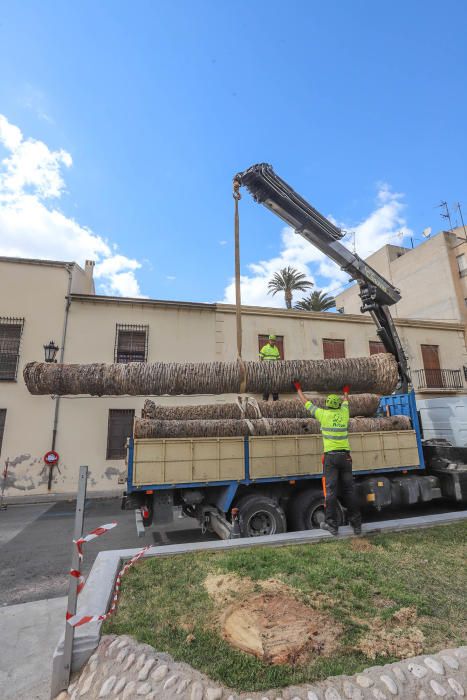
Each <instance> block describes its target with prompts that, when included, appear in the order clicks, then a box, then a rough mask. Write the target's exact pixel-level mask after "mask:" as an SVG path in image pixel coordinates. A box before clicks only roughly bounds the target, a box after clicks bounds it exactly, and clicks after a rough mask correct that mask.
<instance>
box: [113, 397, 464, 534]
mask: <svg viewBox="0 0 467 700" xmlns="http://www.w3.org/2000/svg"><path fill="white" fill-rule="evenodd" d="M378 413H379V414H380V415H405V416H408V417H409V418H410V422H411V427H412V429H411V430H401V431H391V432H377V433H351V434H350V441H351V448H352V456H353V468H354V474H355V481H356V486H357V492H358V494H359V498H360V503H361V506H362V507H363V508H376V509H377V510H381V509H382V508H386V507H389V506H411V505H414V504H417V503H427V502H429V501H433V500H435V499H441V498H447V499H450V500H453V501H457V502H465V501H466V500H467V466H466V465H465V464H464V463H463V462H464V461H465V458H466V457H467V449H466V448H463V449H461V448H451V447H449V446H448V445H446V444H445V443H443V442H442V441H441V442H440V444H432V445H429V444H428V445H427V444H423V440H422V437H423V436H422V431H421V427H420V423H419V418H418V413H417V406H416V402H415V395H414V393H413V391H411V392H408V393H407V394H394V395H392V396H383V397H382V398H381V401H380V406H379V409H378ZM434 442H435V443H436V442H437V441H434ZM321 449H322V448H321V437H320V436H319V435H297V436H278V435H275V436H267V437H251V436H250V437H235V438H134V437H131V438H130V439H129V441H128V450H127V455H128V457H127V464H128V476H127V490H126V495H125V497H124V501H125V507H126V508H136V509H138V510H139V512H140V513H141V520H142V524H143V526H145V527H148V526H150V525H151V524H152V523H154V524H164V523H169V522H171V521H172V519H173V514H174V512H175V510H176V509H177V508H179V509H180V508H181V510H182V512H183V513H184V515H186V516H189V517H192V518H195V519H196V520H197V521H198V522H199V524H200V527H201V528H202V529H206V530H212V531H214V532H216V533H217V534H218V535H219V537H221V538H224V539H226V538H230V537H232V533H233V531H234V521H235V519H236V517H238V531H239V534H240V535H242V536H245V537H254V536H258V535H268V534H275V533H281V532H286V531H287V530H307V529H311V528H314V527H319V526H320V523H321V521H322V520H323V519H324V494H323V488H322V482H321V478H322V466H321ZM450 450H451V451H454V452H455V457H456V459H457V462H454V461H453V455H454V452H452V453H451V454H450ZM459 459H460V460H461V461H460V462H459ZM340 518H341V522H342V523H344V522H345V520H346V514H345V510H344V508H340Z"/></svg>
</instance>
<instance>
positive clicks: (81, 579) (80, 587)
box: [66, 522, 117, 620]
mask: <svg viewBox="0 0 467 700" xmlns="http://www.w3.org/2000/svg"><path fill="white" fill-rule="evenodd" d="M116 526H117V523H115V522H113V523H107V524H106V525H101V526H100V527H96V529H95V530H92V531H91V532H90V533H89V535H86V536H85V537H80V538H79V539H78V540H73V543H74V544H75V545H76V547H77V549H78V557H79V560H80V561H82V560H83V545H84V544H85V543H86V542H91V540H94V539H96V537H100V535H105V533H106V532H108V531H109V530H112V529H113V528H114V527H116ZM70 576H72V577H73V578H76V579H78V586H77V589H76V593H77V594H78V595H79V594H80V593H81V591H82V590H83V588H84V584H85V583H86V581H85V578H84V576H82V574H81V571H79V570H78V569H70ZM72 617H73V615H72V614H71V613H70V612H68V611H67V613H66V619H67V620H70V619H71V618H72Z"/></svg>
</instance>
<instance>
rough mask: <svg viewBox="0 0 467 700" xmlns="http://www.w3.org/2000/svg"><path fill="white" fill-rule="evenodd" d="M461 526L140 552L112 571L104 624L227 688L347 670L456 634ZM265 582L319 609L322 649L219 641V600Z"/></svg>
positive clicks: (462, 615) (462, 575)
mask: <svg viewBox="0 0 467 700" xmlns="http://www.w3.org/2000/svg"><path fill="white" fill-rule="evenodd" d="M466 535H467V523H462V524H455V525H446V526H442V527H436V528H430V529H425V530H420V531H418V532H414V531H412V532H407V533H394V534H387V535H376V536H374V537H371V538H368V539H354V540H348V539H345V540H342V541H339V540H337V541H330V542H326V543H321V544H314V545H296V546H287V547H261V548H259V547H254V548H252V549H244V550H236V551H226V552H219V553H202V554H190V555H180V556H172V557H160V558H159V557H158V558H153V559H149V560H146V561H143V562H142V563H141V564H139V565H137V566H136V567H134V568H133V569H132V570H130V571H129V573H128V575H127V576H126V577H125V578H124V579H123V589H122V595H121V602H120V605H119V609H118V611H117V613H116V615H115V616H114V617H113V618H110V621H109V622H107V623H106V624H105V632H107V633H109V632H112V633H116V634H130V635H132V636H133V637H135V638H136V639H137V640H139V641H140V642H145V643H147V644H151V645H152V646H153V647H155V648H156V649H157V650H158V651H165V652H168V653H169V654H171V655H172V656H173V657H174V658H175V660H177V661H184V662H186V663H189V664H191V665H192V666H193V667H194V668H196V669H198V670H199V671H202V672H203V673H206V674H207V675H208V676H210V677H211V678H212V679H214V680H216V681H219V682H220V683H223V684H225V685H226V686H228V687H231V688H234V689H236V690H238V691H242V690H245V691H258V690H264V689H267V688H274V687H281V686H285V685H291V684H299V683H305V682H311V681H315V680H321V679H324V678H327V677H328V676H330V675H336V674H341V673H346V674H353V673H356V672H357V671H360V670H362V669H364V668H366V667H368V666H371V665H373V664H384V663H388V662H391V661H395V660H397V659H398V658H403V657H408V656H411V655H412V654H413V653H425V652H426V653H430V652H436V651H439V650H440V649H442V648H444V647H448V646H458V645H461V644H465V643H466V642H465V639H466V629H467V614H466V599H467V596H466V590H467V572H466V561H467V556H466V554H467V548H466V540H467V537H466ZM210 580H211V582H212V581H214V582H217V583H216V585H218V586H219V588H218V590H217V592H216V590H215V591H214V594H213V592H212V590H210V591H209V592H208V588H207V586H206V582H207V581H208V582H209V581H210ZM271 580H272V582H273V583H272V584H271ZM268 582H269V583H268ZM216 585H214V589H215V588H216ZM271 585H272V586H273V587H274V585H275V586H276V587H277V586H279V588H280V591H281V593H282V594H283V593H284V592H285V593H287V594H288V595H290V596H291V598H293V599H294V600H298V601H299V602H300V603H303V604H305V605H306V606H307V609H310V608H311V610H310V614H311V612H312V611H316V614H317V615H320V616H321V618H320V619H321V620H322V619H323V616H324V619H326V618H327V628H328V630H329V631H330V632H333V631H335V630H339V634H338V635H337V643H336V646H335V648H333V649H332V651H331V652H330V653H327V654H323V653H319V651H318V653H316V650H315V653H310V654H309V655H308V656H306V655H305V656H302V657H301V658H300V660H299V661H296V662H295V663H282V664H271V663H267V662H265V661H264V660H262V659H260V658H256V657H255V656H252V655H250V654H247V653H245V652H243V651H240V650H238V649H236V648H234V647H233V646H231V645H230V644H229V643H228V642H227V641H225V639H224V638H223V636H222V624H221V618H222V613H223V612H225V609H226V607H228V606H229V605H235V604H238V603H240V602H242V601H243V602H244V601H247V600H248V599H251V598H252V597H254V596H257V595H260V594H261V593H262V592H264V591H265V590H271V589H270V588H268V586H269V587H270V586H271ZM211 588H212V587H211Z"/></svg>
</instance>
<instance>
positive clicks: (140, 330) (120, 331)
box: [114, 323, 149, 363]
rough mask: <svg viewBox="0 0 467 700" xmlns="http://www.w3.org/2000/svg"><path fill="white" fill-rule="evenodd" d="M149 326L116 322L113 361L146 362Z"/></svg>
mask: <svg viewBox="0 0 467 700" xmlns="http://www.w3.org/2000/svg"><path fill="white" fill-rule="evenodd" d="M148 335H149V326H130V325H124V324H120V323H117V328H116V331H115V353H114V358H115V359H114V361H115V362H124V363H126V362H146V361H147V359H148Z"/></svg>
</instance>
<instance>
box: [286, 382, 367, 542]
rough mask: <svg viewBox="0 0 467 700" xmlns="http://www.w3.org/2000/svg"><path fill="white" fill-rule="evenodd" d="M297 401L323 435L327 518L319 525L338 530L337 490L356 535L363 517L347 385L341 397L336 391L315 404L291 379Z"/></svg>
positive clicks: (336, 532)
mask: <svg viewBox="0 0 467 700" xmlns="http://www.w3.org/2000/svg"><path fill="white" fill-rule="evenodd" d="M293 384H294V387H295V389H296V390H297V393H298V396H299V399H300V401H301V402H302V403H303V405H304V406H305V408H306V409H307V410H308V411H309V412H310V414H311V416H312V418H316V420H317V421H318V422H319V424H320V430H321V435H322V438H323V449H324V459H323V471H324V497H325V508H326V519H325V521H324V522H322V523H321V529H323V530H327V531H328V532H330V533H331V535H337V534H338V529H339V526H338V521H337V497H338V495H339V493H340V495H341V496H342V500H343V502H344V505H345V507H346V508H347V511H348V516H349V522H350V524H351V526H352V528H353V531H354V533H355V534H356V535H360V534H361V532H362V519H361V514H360V509H359V507H358V502H357V494H356V493H355V488H354V482H353V476H352V457H351V456H350V444H349V433H348V430H349V419H350V417H349V400H348V399H349V387H348V386H345V387H344V390H343V391H344V400H343V401H342V400H341V398H340V396H337V395H336V394H330V395H329V396H328V398H327V399H326V408H318V407H317V406H315V405H314V404H313V403H312V402H311V401H309V400H308V399H307V398H306V396H305V395H304V393H303V391H302V388H301V386H300V382H298V381H294V383H293Z"/></svg>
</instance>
